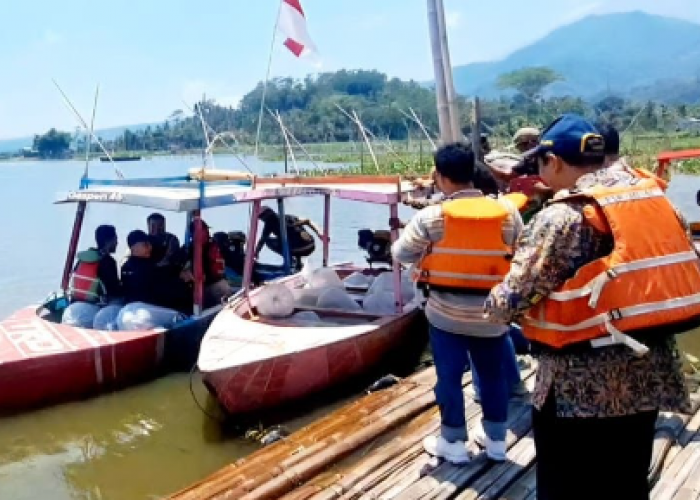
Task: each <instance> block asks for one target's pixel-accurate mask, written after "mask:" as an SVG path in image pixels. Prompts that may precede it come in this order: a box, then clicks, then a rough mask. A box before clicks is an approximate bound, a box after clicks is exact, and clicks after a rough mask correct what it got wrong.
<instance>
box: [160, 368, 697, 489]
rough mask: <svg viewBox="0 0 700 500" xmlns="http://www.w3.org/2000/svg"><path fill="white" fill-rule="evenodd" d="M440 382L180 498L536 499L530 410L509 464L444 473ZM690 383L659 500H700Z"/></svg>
mask: <svg viewBox="0 0 700 500" xmlns="http://www.w3.org/2000/svg"><path fill="white" fill-rule="evenodd" d="M525 364H526V365H527V364H528V363H525ZM533 373H534V372H533V369H532V367H530V366H525V367H524V369H523V379H524V380H526V383H528V384H529V385H530V386H531V384H532V383H533V381H534V374H533ZM434 382H435V372H434V369H432V368H430V369H427V370H424V371H422V372H420V373H417V374H415V375H413V376H411V377H409V378H407V379H404V380H403V381H402V382H401V383H400V384H397V385H395V386H392V387H390V388H387V389H385V390H383V391H379V392H376V393H373V394H369V395H367V396H365V397H362V398H360V399H358V400H357V401H355V402H353V403H351V404H349V405H347V406H345V407H343V408H341V409H339V410H337V411H335V412H334V413H332V414H330V415H328V416H327V417H325V418H323V419H320V420H318V421H316V422H314V423H313V424H311V425H309V426H307V427H305V428H303V429H301V430H299V431H298V432H296V433H294V434H292V435H291V436H289V437H287V438H285V439H284V440H283V441H279V442H277V443H275V444H272V445H270V446H268V447H265V448H263V449H261V450H259V451H257V452H255V453H253V454H252V455H250V456H249V457H246V458H244V459H241V460H238V461H237V462H235V463H233V464H231V465H229V466H227V467H225V468H223V469H221V470H220V471H218V472H216V473H214V474H213V475H211V476H210V477H208V478H206V479H204V480H202V481H201V482H199V483H197V484H195V485H193V486H191V487H189V488H187V489H185V490H182V491H181V492H179V493H176V494H175V495H173V496H172V497H171V498H172V499H177V500H195V499H196V500H202V499H219V500H223V499H236V500H239V499H240V500H244V499H245V500H253V499H258V500H259V499H278V498H280V499H285V500H312V499H313V500H330V499H342V500H348V499H356V498H358V499H359V498H371V499H394V498H396V499H406V500H416V499H459V500H466V499H471V500H476V499H496V498H498V499H508V500H531V499H534V498H536V494H535V470H536V467H537V464H536V458H535V448H534V441H533V438H532V429H531V417H530V415H531V412H530V406H529V403H528V402H527V401H513V402H511V411H510V412H509V415H510V421H509V426H508V427H509V432H508V437H507V443H508V460H507V461H506V462H503V463H500V464H499V463H493V462H489V461H488V460H487V459H486V458H485V456H484V455H483V454H480V455H478V456H477V457H476V458H475V459H474V460H472V462H470V463H469V464H468V465H466V466H462V467H456V466H452V465H450V464H447V463H442V464H436V463H435V460H434V459H431V458H430V457H429V456H428V455H426V454H425V453H424V452H423V448H422V440H423V438H424V437H425V436H427V435H428V434H431V433H435V432H437V430H438V429H439V415H438V409H437V407H436V405H435V398H434V396H433V392H432V388H433V384H434ZM463 383H464V387H465V389H466V388H467V387H468V386H469V385H471V375H470V374H468V373H466V374H465V376H464V379H463ZM689 384H692V387H691V390H692V391H693V392H692V398H693V407H694V414H692V415H677V414H669V413H664V414H662V415H660V416H659V420H658V422H657V432H656V440H655V442H654V454H653V460H652V466H651V469H650V472H649V477H650V483H651V484H652V498H653V499H658V500H671V499H684V500H685V499H691V498H692V499H696V498H700V411H698V408H699V406H700V405H699V403H700V390H698V387H697V384H696V383H694V382H691V381H689ZM467 394H468V393H467ZM466 414H467V418H468V423H469V424H468V425H469V426H470V427H472V426H473V425H475V424H476V423H477V422H478V421H479V420H480V415H481V407H480V406H479V405H478V404H476V403H474V401H473V400H472V399H471V398H469V396H468V395H467V397H466Z"/></svg>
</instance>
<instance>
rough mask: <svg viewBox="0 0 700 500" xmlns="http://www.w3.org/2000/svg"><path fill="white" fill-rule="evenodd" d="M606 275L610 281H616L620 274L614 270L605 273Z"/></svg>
mask: <svg viewBox="0 0 700 500" xmlns="http://www.w3.org/2000/svg"><path fill="white" fill-rule="evenodd" d="M605 274H607V275H608V277H609V278H610V279H615V278H617V277H618V273H617V271H615V270H614V269H608V270H607V271H605Z"/></svg>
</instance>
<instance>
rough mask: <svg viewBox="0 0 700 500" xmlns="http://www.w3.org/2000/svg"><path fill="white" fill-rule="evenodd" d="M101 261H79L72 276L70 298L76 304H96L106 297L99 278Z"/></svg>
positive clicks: (69, 287) (69, 289)
mask: <svg viewBox="0 0 700 500" xmlns="http://www.w3.org/2000/svg"><path fill="white" fill-rule="evenodd" d="M99 267H100V261H99V260H98V261H96V262H86V261H80V260H79V261H78V264H77V265H76V266H75V269H73V274H71V278H70V284H69V285H68V296H69V298H70V299H71V301H74V302H90V303H96V302H99V301H100V299H101V298H102V297H103V296H104V295H105V290H104V286H103V284H102V280H100V278H99V277H98V270H99Z"/></svg>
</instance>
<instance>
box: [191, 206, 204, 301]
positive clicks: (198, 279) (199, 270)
mask: <svg viewBox="0 0 700 500" xmlns="http://www.w3.org/2000/svg"><path fill="white" fill-rule="evenodd" d="M192 220H193V221H194V235H193V236H192V246H193V248H192V250H193V251H192V260H193V261H194V262H192V270H193V272H194V313H195V315H197V314H200V313H201V312H202V307H203V302H204V267H203V266H202V258H203V256H204V252H203V251H204V228H203V227H202V219H201V215H200V211H199V210H195V211H194V218H193V219H192Z"/></svg>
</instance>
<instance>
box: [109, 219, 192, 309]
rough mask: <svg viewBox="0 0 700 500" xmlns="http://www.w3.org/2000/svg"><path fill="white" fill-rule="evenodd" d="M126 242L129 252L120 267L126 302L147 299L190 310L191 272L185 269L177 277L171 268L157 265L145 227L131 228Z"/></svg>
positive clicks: (148, 302) (146, 300)
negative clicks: (166, 268)
mask: <svg viewBox="0 0 700 500" xmlns="http://www.w3.org/2000/svg"><path fill="white" fill-rule="evenodd" d="M127 242H128V244H129V250H130V255H129V258H128V259H127V260H126V262H125V263H124V265H122V269H121V274H122V285H123V288H124V300H125V302H126V303H127V304H130V303H132V302H145V303H146V304H152V305H155V306H160V307H166V308H169V309H174V310H177V311H180V312H183V313H185V314H191V313H192V291H191V288H190V287H189V286H188V284H187V281H189V276H188V274H187V273H185V272H183V273H182V274H181V276H180V277H175V278H174V277H173V276H172V274H171V273H170V272H167V271H165V270H164V269H163V268H162V267H161V268H159V267H157V265H156V262H155V261H154V260H153V258H152V249H153V246H152V244H151V241H150V238H149V237H148V235H147V234H146V233H145V232H144V231H141V230H136V231H132V232H131V233H129V236H128V237H127Z"/></svg>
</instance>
